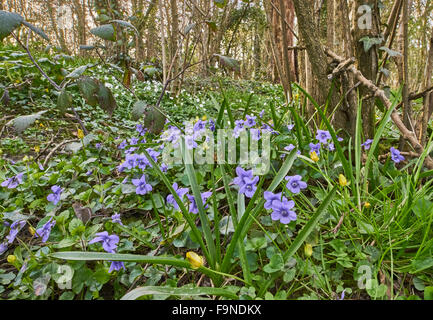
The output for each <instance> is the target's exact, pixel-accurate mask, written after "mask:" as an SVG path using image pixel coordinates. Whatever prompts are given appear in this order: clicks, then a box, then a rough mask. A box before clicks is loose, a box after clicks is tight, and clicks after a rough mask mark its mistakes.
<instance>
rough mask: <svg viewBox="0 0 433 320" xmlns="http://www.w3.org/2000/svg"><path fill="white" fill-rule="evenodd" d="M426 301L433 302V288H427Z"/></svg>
mask: <svg viewBox="0 0 433 320" xmlns="http://www.w3.org/2000/svg"><path fill="white" fill-rule="evenodd" d="M424 300H433V287H425V289H424Z"/></svg>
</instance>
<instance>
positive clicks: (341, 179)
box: [338, 174, 349, 187]
mask: <svg viewBox="0 0 433 320" xmlns="http://www.w3.org/2000/svg"><path fill="white" fill-rule="evenodd" d="M338 181H339V182H340V186H342V187H347V186H348V185H349V183H348V182H347V179H346V177H345V176H344V175H342V174H340V175H339V176H338Z"/></svg>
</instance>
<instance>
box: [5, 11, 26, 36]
mask: <svg viewBox="0 0 433 320" xmlns="http://www.w3.org/2000/svg"><path fill="white" fill-rule="evenodd" d="M0 21H1V23H0V41H2V40H3V39H4V38H6V37H7V36H8V35H10V34H11V33H12V31H14V30H15V29H16V28H18V27H19V26H20V25H21V23H22V22H23V21H24V18H23V17H22V16H20V15H19V14H16V13H12V12H7V11H2V10H0Z"/></svg>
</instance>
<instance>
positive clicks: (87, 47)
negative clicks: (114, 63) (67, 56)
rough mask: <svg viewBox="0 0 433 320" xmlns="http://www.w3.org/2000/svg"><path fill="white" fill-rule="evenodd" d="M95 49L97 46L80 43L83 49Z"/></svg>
mask: <svg viewBox="0 0 433 320" xmlns="http://www.w3.org/2000/svg"><path fill="white" fill-rule="evenodd" d="M93 49H96V46H89V45H80V50H83V51H86V50H93Z"/></svg>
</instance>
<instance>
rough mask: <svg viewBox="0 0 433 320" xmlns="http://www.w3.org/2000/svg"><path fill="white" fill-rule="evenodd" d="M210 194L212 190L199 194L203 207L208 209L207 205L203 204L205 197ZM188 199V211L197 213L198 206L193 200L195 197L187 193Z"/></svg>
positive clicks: (207, 197)
mask: <svg viewBox="0 0 433 320" xmlns="http://www.w3.org/2000/svg"><path fill="white" fill-rule="evenodd" d="M211 195H212V192H203V193H202V194H201V201H202V202H203V205H204V209H208V208H209V206H208V205H205V203H206V201H207V199H209V197H210V196H211ZM187 197H188V199H189V201H190V202H191V204H190V206H189V212H190V213H193V214H198V207H197V203H196V202H195V198H194V196H191V195H189V194H188V195H187Z"/></svg>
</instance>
